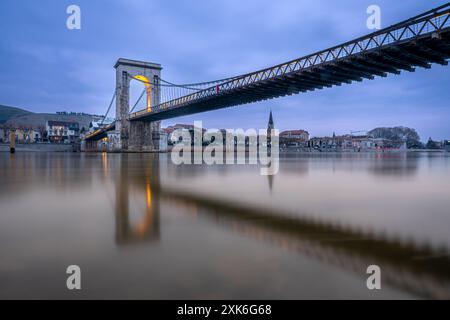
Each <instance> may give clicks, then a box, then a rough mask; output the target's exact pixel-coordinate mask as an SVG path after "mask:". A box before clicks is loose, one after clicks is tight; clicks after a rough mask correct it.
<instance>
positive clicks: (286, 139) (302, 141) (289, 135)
mask: <svg viewBox="0 0 450 320" xmlns="http://www.w3.org/2000/svg"><path fill="white" fill-rule="evenodd" d="M308 141H309V133H308V131H305V130H287V131H283V132H281V133H280V145H282V146H286V147H289V146H295V147H299V146H304V147H306V146H308Z"/></svg>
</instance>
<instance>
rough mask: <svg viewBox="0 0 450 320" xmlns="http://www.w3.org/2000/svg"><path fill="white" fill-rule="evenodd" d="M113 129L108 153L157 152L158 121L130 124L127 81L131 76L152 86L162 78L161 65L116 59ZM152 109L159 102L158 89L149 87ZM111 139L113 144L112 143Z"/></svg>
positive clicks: (159, 123) (159, 129)
mask: <svg viewBox="0 0 450 320" xmlns="http://www.w3.org/2000/svg"><path fill="white" fill-rule="evenodd" d="M114 68H115V69H116V88H117V92H116V130H115V132H114V133H111V134H110V135H108V137H109V136H111V139H109V140H110V148H109V149H110V151H116V152H117V151H120V152H151V151H159V150H160V148H159V137H160V131H161V121H156V122H146V121H130V120H129V112H130V81H131V79H132V77H135V76H143V77H144V78H145V79H147V80H148V81H149V82H151V83H157V82H158V81H159V78H160V76H161V69H162V68H161V65H159V64H156V63H150V62H142V61H135V60H129V59H122V58H121V59H119V60H117V63H116V65H115V66H114ZM151 98H152V100H151V106H156V105H158V104H159V103H160V102H161V90H160V88H159V87H156V86H152V94H151ZM111 140H113V141H114V142H113V143H112V142H111Z"/></svg>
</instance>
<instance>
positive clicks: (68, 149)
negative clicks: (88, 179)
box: [0, 143, 76, 152]
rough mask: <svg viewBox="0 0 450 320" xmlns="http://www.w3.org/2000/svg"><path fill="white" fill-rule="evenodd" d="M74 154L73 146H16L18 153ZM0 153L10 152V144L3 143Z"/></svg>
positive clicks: (42, 144)
mask: <svg viewBox="0 0 450 320" xmlns="http://www.w3.org/2000/svg"><path fill="white" fill-rule="evenodd" d="M22 151H23V152H74V151H76V148H75V147H74V145H72V144H51V143H30V144H16V152H22ZM0 152H9V144H5V143H1V144H0Z"/></svg>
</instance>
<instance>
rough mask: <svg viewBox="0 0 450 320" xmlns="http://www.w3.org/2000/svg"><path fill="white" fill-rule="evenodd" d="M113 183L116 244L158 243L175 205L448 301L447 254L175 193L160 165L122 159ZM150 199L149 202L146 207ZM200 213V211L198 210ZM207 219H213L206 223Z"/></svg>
mask: <svg viewBox="0 0 450 320" xmlns="http://www.w3.org/2000/svg"><path fill="white" fill-rule="evenodd" d="M122 160H124V161H122V162H121V164H120V166H121V168H120V170H119V171H120V173H119V174H118V176H117V178H118V180H117V181H115V185H116V189H117V199H116V219H117V221H116V225H117V230H116V232H117V233H116V239H117V241H118V243H119V244H123V243H135V242H137V241H139V240H145V239H147V240H149V239H155V237H159V230H160V224H159V215H160V212H159V209H160V207H159V205H160V203H163V202H164V201H169V202H171V203H178V204H180V205H181V206H182V209H185V210H186V211H192V209H195V211H196V212H198V216H200V217H204V218H206V219H208V220H209V221H212V222H214V223H218V224H219V225H221V226H224V227H225V228H227V229H231V230H233V231H236V232H238V233H239V234H243V235H245V236H249V237H251V238H254V239H258V240H261V241H267V242H269V243H272V244H276V245H278V246H280V247H282V248H285V249H288V250H292V251H294V252H298V253H300V254H301V255H304V256H307V257H311V258H313V259H318V260H320V261H321V262H324V263H326V264H330V265H335V266H338V267H341V268H342V269H344V270H346V271H351V272H353V273H354V274H357V275H359V276H361V277H362V278H363V277H365V276H366V274H365V271H366V268H367V266H369V265H371V264H376V265H379V266H380V267H381V269H382V281H383V284H389V285H390V286H392V287H395V288H398V289H401V290H404V291H406V292H408V293H410V294H412V295H414V296H418V297H422V298H450V290H449V289H450V255H449V251H448V249H447V248H436V247H433V246H432V245H427V244H417V243H414V242H403V241H400V240H394V239H389V238H387V237H384V236H382V235H379V234H374V233H371V232H368V231H364V230H358V229H355V228H354V227H347V226H345V225H343V224H334V223H330V222H328V221H325V220H319V219H311V218H306V217H307V216H308V215H306V214H302V215H299V216H296V217H293V216H289V215H287V214H286V213H284V212H281V211H273V210H272V209H267V208H260V207H258V206H256V205H252V204H248V205H242V204H239V205H237V204H235V203H231V202H228V201H224V200H221V199H219V198H212V197H210V196H208V195H206V194H194V193H191V192H189V190H185V189H179V188H176V189H173V188H169V187H166V186H164V185H163V184H161V181H160V173H159V165H158V163H159V162H158V161H148V166H147V167H146V168H145V170H144V171H145V172H144V174H142V172H140V171H138V170H137V169H134V167H133V162H132V161H128V160H127V155H123V156H122ZM134 187H138V188H140V189H141V190H145V192H144V193H141V194H142V196H144V195H145V197H146V199H147V200H146V203H147V204H148V205H147V207H146V210H147V211H146V215H145V217H144V218H143V220H142V221H141V222H139V223H138V224H137V225H136V227H132V226H130V224H129V218H128V217H129V208H128V201H129V200H128V194H129V192H130V190H131V189H132V188H134ZM148 199H151V201H148ZM200 209H203V210H200ZM209 218H211V219H209Z"/></svg>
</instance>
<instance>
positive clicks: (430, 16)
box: [130, 4, 450, 118]
mask: <svg viewBox="0 0 450 320" xmlns="http://www.w3.org/2000/svg"><path fill="white" fill-rule="evenodd" d="M448 27H450V4H446V5H444V6H441V7H439V8H436V9H433V10H431V11H428V12H426V13H423V14H421V15H419V16H417V17H414V18H411V19H408V20H406V21H403V22H400V23H398V24H395V25H393V26H390V27H388V28H385V29H382V30H379V31H377V32H374V33H371V34H369V35H365V36H363V37H360V38H357V39H354V40H351V41H348V42H346V43H343V44H340V45H337V46H335V47H332V48H329V49H325V50H322V51H319V52H316V53H313V54H310V55H307V56H304V57H301V58H298V59H295V60H292V61H289V62H286V63H283V64H279V65H277V66H274V67H270V68H266V69H262V70H259V71H256V72H252V73H248V74H245V75H242V76H240V77H236V78H234V79H232V80H230V81H226V82H224V83H221V84H218V85H216V86H212V87H209V88H207V89H204V90H200V91H197V92H195V93H192V94H189V95H186V96H183V97H180V98H177V99H173V100H171V101H168V102H164V103H161V104H159V105H157V106H154V107H153V108H152V111H151V112H148V111H146V110H141V111H137V112H135V113H132V114H130V118H135V117H139V116H143V115H146V114H149V113H157V112H160V111H163V110H168V109H172V108H177V107H181V106H183V105H185V104H187V103H191V102H193V101H196V100H202V99H206V98H209V97H211V96H215V95H221V94H224V93H226V92H227V91H230V90H233V89H236V88H240V87H243V86H246V85H249V84H252V83H257V82H260V81H265V80H268V79H271V78H276V77H280V76H283V75H286V74H290V73H296V72H299V71H302V70H306V69H308V68H312V67H314V66H317V65H320V64H323V63H326V62H331V61H337V60H340V59H343V58H347V57H350V56H352V55H356V54H360V53H363V52H368V51H371V50H374V49H379V48H382V47H385V46H388V45H391V44H393V43H399V42H402V41H407V40H411V39H413V38H418V37H421V36H425V35H429V34H430V33H435V32H440V31H441V30H443V29H445V28H448Z"/></svg>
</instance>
